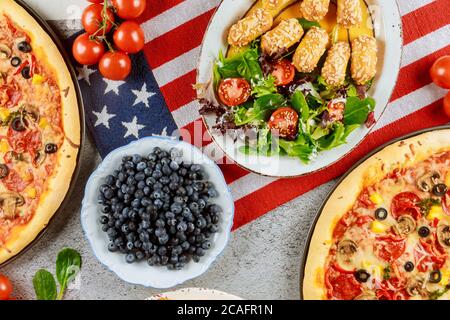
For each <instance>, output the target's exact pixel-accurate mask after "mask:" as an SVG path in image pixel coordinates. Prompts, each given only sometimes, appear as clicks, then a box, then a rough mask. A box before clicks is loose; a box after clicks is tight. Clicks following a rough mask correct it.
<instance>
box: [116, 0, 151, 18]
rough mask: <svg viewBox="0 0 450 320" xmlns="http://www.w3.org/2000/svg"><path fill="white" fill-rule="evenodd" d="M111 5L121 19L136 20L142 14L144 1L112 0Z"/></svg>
mask: <svg viewBox="0 0 450 320" xmlns="http://www.w3.org/2000/svg"><path fill="white" fill-rule="evenodd" d="M112 4H113V7H114V8H115V9H116V12H117V15H118V16H119V17H121V18H122V19H136V18H137V17H139V16H140V15H142V14H143V13H144V11H145V7H146V0H112Z"/></svg>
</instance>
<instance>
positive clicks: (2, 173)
mask: <svg viewBox="0 0 450 320" xmlns="http://www.w3.org/2000/svg"><path fill="white" fill-rule="evenodd" d="M8 174H9V168H8V166H7V165H5V164H0V179H3V178H6V177H7V176H8Z"/></svg>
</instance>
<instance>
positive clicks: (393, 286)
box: [303, 129, 450, 300]
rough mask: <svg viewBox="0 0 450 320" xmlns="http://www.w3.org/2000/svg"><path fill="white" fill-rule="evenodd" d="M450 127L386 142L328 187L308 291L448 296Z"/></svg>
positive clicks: (339, 296)
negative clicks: (334, 188)
mask: <svg viewBox="0 0 450 320" xmlns="http://www.w3.org/2000/svg"><path fill="white" fill-rule="evenodd" d="M449 257H450V129H440V130H436V131H433V132H429V133H424V134H421V135H418V136H416V137H413V138H409V139H406V140H403V141H400V142H397V143H395V144H393V145H390V146H388V147H386V148H385V149H383V150H382V151H380V152H378V153H377V154H375V155H374V156H372V157H371V158H369V159H368V160H366V161H365V162H364V163H363V164H361V165H360V166H359V167H357V168H356V169H355V170H354V171H352V172H351V173H350V175H349V176H348V177H347V178H345V179H344V180H343V182H342V183H341V184H340V185H339V186H338V187H337V189H336V190H335V191H334V192H333V194H332V195H331V197H330V198H329V200H328V201H327V203H326V204H325V206H324V208H323V210H322V213H321V215H320V217H319V219H318V221H317V224H316V227H315V230H314V232H313V235H312V238H311V243H310V246H309V251H308V255H307V261H306V265H305V273H304V280H303V295H304V297H305V298H306V299H333V300H409V299H448V298H450V258H449Z"/></svg>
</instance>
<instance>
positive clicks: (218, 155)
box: [202, 142, 231, 163]
mask: <svg viewBox="0 0 450 320" xmlns="http://www.w3.org/2000/svg"><path fill="white" fill-rule="evenodd" d="M202 151H203V153H204V154H205V155H207V156H208V157H209V158H210V159H212V160H213V161H215V162H219V161H222V160H223V159H224V157H225V154H224V153H223V151H222V149H220V148H218V147H217V145H216V144H215V143H214V142H210V143H209V144H208V145H206V146H204V147H203V150H202ZM230 161H231V160H230ZM219 163H221V162H219Z"/></svg>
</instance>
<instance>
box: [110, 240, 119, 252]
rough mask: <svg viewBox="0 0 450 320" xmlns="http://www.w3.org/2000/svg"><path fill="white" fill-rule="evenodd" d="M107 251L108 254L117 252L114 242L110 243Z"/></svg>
mask: <svg viewBox="0 0 450 320" xmlns="http://www.w3.org/2000/svg"><path fill="white" fill-rule="evenodd" d="M108 250H109V251H110V252H116V251H117V250H118V248H117V246H116V245H115V244H114V242H110V243H109V244H108Z"/></svg>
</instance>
